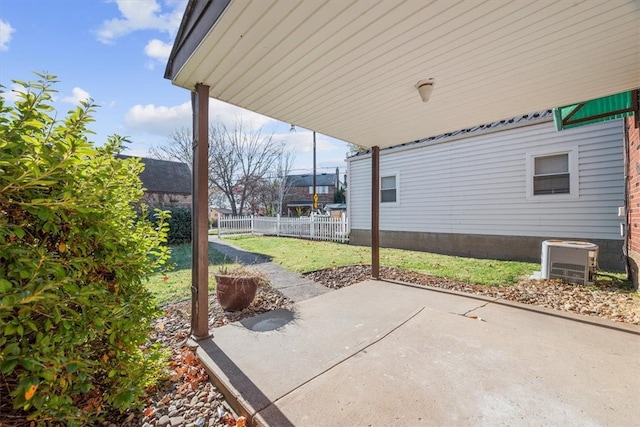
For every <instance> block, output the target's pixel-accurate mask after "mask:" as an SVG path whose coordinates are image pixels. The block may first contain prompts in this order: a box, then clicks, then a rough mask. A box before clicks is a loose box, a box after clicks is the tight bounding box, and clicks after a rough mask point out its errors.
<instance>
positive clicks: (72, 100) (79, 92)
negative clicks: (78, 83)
mask: <svg viewBox="0 0 640 427" xmlns="http://www.w3.org/2000/svg"><path fill="white" fill-rule="evenodd" d="M71 94H72V95H71V96H65V97H64V98H62V102H67V103H69V104H79V103H80V101H87V100H89V99H90V98H91V95H89V92H87V91H86V90H84V89H82V88H79V87H74V88H73V90H72V91H71Z"/></svg>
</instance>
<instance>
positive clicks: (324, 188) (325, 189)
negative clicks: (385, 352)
mask: <svg viewBox="0 0 640 427" xmlns="http://www.w3.org/2000/svg"><path fill="white" fill-rule="evenodd" d="M309 194H313V185H312V186H310V187H309ZM316 194H329V186H328V185H316Z"/></svg>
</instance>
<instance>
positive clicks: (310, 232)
mask: <svg viewBox="0 0 640 427" xmlns="http://www.w3.org/2000/svg"><path fill="white" fill-rule="evenodd" d="M238 234H262V235H266V236H286V237H300V238H304V239H311V240H329V241H332V242H341V243H346V242H348V241H349V223H348V220H347V217H346V216H345V215H342V216H341V217H340V218H333V217H330V216H322V215H312V216H308V217H299V218H289V217H280V216H277V217H268V216H225V217H221V218H218V236H220V237H224V236H232V235H238Z"/></svg>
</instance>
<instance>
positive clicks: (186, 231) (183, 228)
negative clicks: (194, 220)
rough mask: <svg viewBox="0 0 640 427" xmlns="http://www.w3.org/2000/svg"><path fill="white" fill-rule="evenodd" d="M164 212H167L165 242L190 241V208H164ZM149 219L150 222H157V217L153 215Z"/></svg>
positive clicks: (170, 243) (177, 243)
mask: <svg viewBox="0 0 640 427" xmlns="http://www.w3.org/2000/svg"><path fill="white" fill-rule="evenodd" d="M165 212H166V213H167V214H168V218H167V219H166V222H167V224H168V225H169V231H168V233H167V244H169V245H182V244H184V243H191V209H187V208H168V209H165ZM149 219H150V220H151V222H152V223H154V224H157V221H158V219H157V218H156V217H155V216H154V215H150V216H149Z"/></svg>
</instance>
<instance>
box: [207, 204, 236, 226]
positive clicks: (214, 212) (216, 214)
mask: <svg viewBox="0 0 640 427" xmlns="http://www.w3.org/2000/svg"><path fill="white" fill-rule="evenodd" d="M231 214H232V211H231V209H227V208H214V207H213V206H210V207H209V222H210V223H211V224H216V223H217V221H218V218H224V217H225V216H229V215H231Z"/></svg>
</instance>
